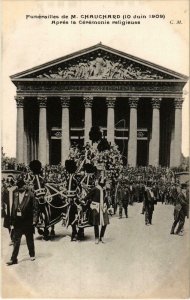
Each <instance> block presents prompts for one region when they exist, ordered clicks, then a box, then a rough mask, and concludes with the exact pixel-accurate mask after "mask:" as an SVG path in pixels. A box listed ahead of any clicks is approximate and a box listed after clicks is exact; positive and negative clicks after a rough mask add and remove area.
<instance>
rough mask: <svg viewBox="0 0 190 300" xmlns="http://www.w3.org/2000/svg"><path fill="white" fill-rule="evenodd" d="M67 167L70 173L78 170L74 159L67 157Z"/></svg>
mask: <svg viewBox="0 0 190 300" xmlns="http://www.w3.org/2000/svg"><path fill="white" fill-rule="evenodd" d="M65 168H66V171H67V172H68V173H70V174H73V173H75V172H76V170H77V166H76V162H75V161H74V160H72V159H67V160H66V161H65Z"/></svg>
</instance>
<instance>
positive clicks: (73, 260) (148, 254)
mask: <svg viewBox="0 0 190 300" xmlns="http://www.w3.org/2000/svg"><path fill="white" fill-rule="evenodd" d="M141 210H142V204H139V203H135V204H134V205H133V206H129V218H128V219H126V218H124V217H123V218H122V219H119V218H118V213H117V214H116V215H114V216H112V217H110V225H109V226H108V227H107V231H106V234H105V242H106V243H105V244H102V243H101V244H98V245H96V244H95V243H94V231H93V228H87V229H85V240H84V241H82V242H70V234H71V231H70V228H69V229H68V230H67V229H66V228H64V227H62V226H61V223H59V224H57V225H56V226H55V231H56V237H55V239H54V240H51V241H44V240H42V238H41V236H39V235H38V234H37V233H36V234H35V247H36V260H35V261H33V262H32V261H30V259H29V256H28V250H27V246H26V243H25V237H23V238H22V245H21V247H20V252H19V257H18V260H19V263H18V264H17V265H13V266H10V267H7V266H6V261H7V260H9V259H10V255H11V251H12V246H8V244H9V236H8V231H7V230H6V229H4V228H3V229H2V265H3V266H2V275H3V282H2V294H3V295H2V296H3V297H10V298H13V297H37V298H42V297H46V298H51V297H53V298H56V297H60V298H98V297H99V298H147V297H149V298H186V297H188V295H189V279H188V276H189V253H190V249H189V220H188V219H186V223H185V228H184V236H178V235H170V229H171V225H172V222H173V206H171V205H162V204H161V203H158V205H155V211H154V215H153V225H152V226H145V222H144V215H142V214H141Z"/></svg>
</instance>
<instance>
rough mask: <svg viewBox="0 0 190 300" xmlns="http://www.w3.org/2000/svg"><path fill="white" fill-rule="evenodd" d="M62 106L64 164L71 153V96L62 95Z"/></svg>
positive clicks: (62, 161)
mask: <svg viewBox="0 0 190 300" xmlns="http://www.w3.org/2000/svg"><path fill="white" fill-rule="evenodd" d="M60 99H61V106H62V138H61V164H62V165H64V163H65V160H66V159H67V158H68V155H69V147H70V135H69V102H70V97H61V98H60Z"/></svg>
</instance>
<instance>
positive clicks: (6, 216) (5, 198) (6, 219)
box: [1, 188, 11, 229]
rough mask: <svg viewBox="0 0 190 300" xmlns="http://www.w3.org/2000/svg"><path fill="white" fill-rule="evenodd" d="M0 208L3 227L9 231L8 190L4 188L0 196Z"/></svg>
mask: <svg viewBox="0 0 190 300" xmlns="http://www.w3.org/2000/svg"><path fill="white" fill-rule="evenodd" d="M1 197H2V206H3V217H4V222H3V227H5V228H8V229H10V215H11V212H10V200H9V190H8V189H7V188H4V189H3V191H2V194H1Z"/></svg>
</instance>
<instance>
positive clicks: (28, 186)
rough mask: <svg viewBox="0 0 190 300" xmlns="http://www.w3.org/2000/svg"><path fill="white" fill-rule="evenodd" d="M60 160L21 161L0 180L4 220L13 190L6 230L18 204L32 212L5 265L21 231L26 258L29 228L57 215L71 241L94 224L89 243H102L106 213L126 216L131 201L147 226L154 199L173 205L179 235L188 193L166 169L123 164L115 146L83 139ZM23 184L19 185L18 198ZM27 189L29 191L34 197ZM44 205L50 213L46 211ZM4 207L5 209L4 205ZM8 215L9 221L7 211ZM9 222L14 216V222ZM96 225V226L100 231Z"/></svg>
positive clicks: (47, 222) (44, 224) (51, 223)
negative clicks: (92, 239) (139, 206)
mask: <svg viewBox="0 0 190 300" xmlns="http://www.w3.org/2000/svg"><path fill="white" fill-rule="evenodd" d="M66 162H67V163H66V164H65V166H62V165H61V164H59V165H56V166H50V165H45V166H44V167H41V164H40V162H39V161H38V168H37V169H36V168H33V167H32V164H30V165H29V166H25V165H24V164H23V168H22V171H21V172H20V174H19V175H16V177H14V176H8V177H7V179H2V194H3V197H2V199H6V200H5V201H2V205H3V207H2V212H3V213H2V215H3V216H4V217H5V221H6V222H7V219H6V217H7V215H6V213H5V207H6V203H8V200H7V191H8V192H9V190H10V189H12V191H13V190H14V188H15V190H14V191H13V196H12V197H13V200H14V201H17V202H16V204H15V205H17V206H18V207H17V209H16V212H14V213H15V216H14V220H13V223H11V222H9V221H8V222H7V223H8V224H6V226H5V227H7V228H8V229H9V231H10V230H11V228H10V226H12V225H14V226H16V228H17V229H18V224H20V223H19V222H21V217H22V207H27V205H30V209H31V214H33V212H34V211H35V214H34V218H32V217H31V218H30V224H29V225H28V227H27V228H29V229H30V230H29V231H28V229H27V230H26V228H24V227H23V225H22V226H21V228H22V230H21V229H20V227H19V229H18V230H16V231H15V232H16V234H14V237H13V242H14V250H13V256H12V258H11V260H10V262H9V265H11V264H14V263H17V255H18V249H19V245H20V239H21V236H22V234H25V235H26V239H27V245H28V248H29V254H30V256H31V259H34V257H35V254H34V245H33V238H32V235H33V234H32V232H33V226H38V228H39V229H40V226H42V227H45V229H47V228H49V227H50V226H52V227H53V226H54V225H55V224H56V223H57V222H58V221H60V220H61V219H63V220H64V222H63V223H64V224H65V225H66V226H69V225H70V226H71V227H72V236H71V241H75V240H77V239H80V240H81V239H82V238H83V237H84V228H85V227H86V226H94V234H95V242H96V244H98V243H99V242H104V239H103V238H104V234H105V231H106V226H107V225H108V224H109V214H111V215H112V214H115V213H116V212H117V208H118V207H119V218H122V217H123V210H124V213H125V217H126V218H127V217H128V205H133V203H134V202H142V213H143V214H144V215H145V225H147V226H148V225H151V224H152V217H153V211H154V205H155V204H156V203H157V202H159V201H160V202H161V203H162V204H165V205H168V204H171V205H174V223H173V225H172V229H171V234H173V233H174V230H175V227H176V226H177V223H179V226H178V228H177V231H176V233H177V234H181V231H182V229H183V226H184V223H185V217H186V216H188V201H189V198H188V197H189V191H188V187H187V188H186V190H185V191H184V190H183V191H182V189H181V186H180V182H179V181H178V180H176V176H175V172H174V171H173V170H172V169H170V168H167V167H153V166H148V167H130V166H124V165H123V161H122V155H121V154H120V152H119V150H118V147H117V146H116V145H113V146H110V147H109V149H108V148H105V149H104V148H100V147H99V148H98V147H97V145H90V144H89V143H87V144H86V146H85V147H84V148H82V149H81V148H79V147H77V145H74V146H73V147H71V148H70V153H69V157H68V160H67V161H66ZM23 186H24V187H25V189H24V192H25V194H24V196H23V194H22V193H23V189H22V188H23ZM19 189H20V191H19ZM16 193H18V194H17V196H15V195H16ZM31 193H32V194H34V198H35V201H34V199H33V196H31ZM21 194H22V195H21ZM5 195H6V197H5ZM26 196H27V197H29V196H30V197H29V198H27V197H26ZM25 198H26V199H25ZM15 199H17V200H15ZM18 199H20V201H19V200H18ZM23 199H25V200H23ZM31 199H33V200H31ZM36 200H37V201H36ZM23 201H25V202H26V204H25V205H22V204H23ZM37 202H38V209H39V211H40V212H39V213H38V221H37V219H36V203H37ZM32 203H33V204H32ZM34 203H35V205H34ZM33 205H34V207H35V210H34V209H33ZM47 207H48V210H49V211H50V213H48V212H47V211H48V210H47ZM6 209H7V207H6ZM9 210H11V208H10V207H9ZM28 211H29V210H28ZM26 215H27V214H26ZM9 217H10V219H11V212H10V216H9ZM27 218H28V217H27ZM15 220H17V221H16V225H15V224H14V222H15ZM18 220H19V222H18ZM34 220H35V221H34ZM6 222H5V223H6ZM99 225H101V229H100V232H99ZM46 227H47V228H46ZM45 229H44V232H45ZM15 253H16V254H15Z"/></svg>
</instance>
